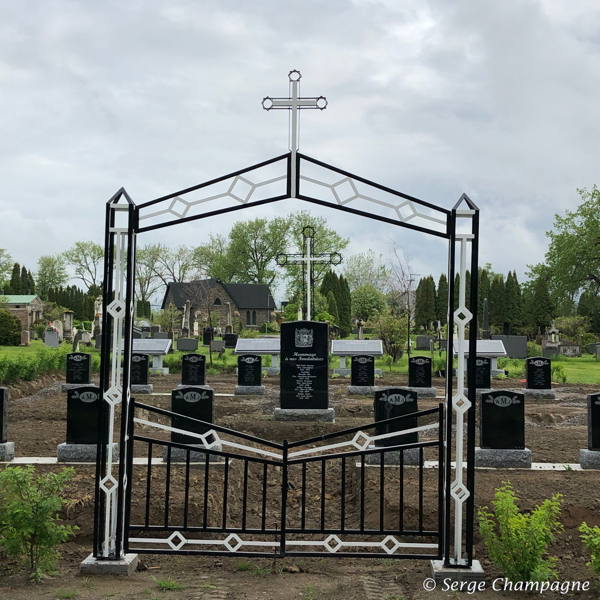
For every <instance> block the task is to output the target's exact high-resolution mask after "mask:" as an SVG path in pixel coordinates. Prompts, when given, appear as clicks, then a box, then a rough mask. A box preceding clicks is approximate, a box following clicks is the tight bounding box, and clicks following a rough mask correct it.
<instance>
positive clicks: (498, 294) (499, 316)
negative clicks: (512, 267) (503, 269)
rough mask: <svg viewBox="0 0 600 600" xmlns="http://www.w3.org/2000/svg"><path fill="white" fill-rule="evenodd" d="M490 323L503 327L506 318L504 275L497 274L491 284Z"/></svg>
mask: <svg viewBox="0 0 600 600" xmlns="http://www.w3.org/2000/svg"><path fill="white" fill-rule="evenodd" d="M489 311H490V325H495V326H496V327H500V328H503V327H504V322H505V320H506V304H505V285H504V276H503V275H495V276H494V278H493V279H492V283H491V285H490V297H489Z"/></svg>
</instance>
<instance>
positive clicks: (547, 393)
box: [465, 388, 556, 400]
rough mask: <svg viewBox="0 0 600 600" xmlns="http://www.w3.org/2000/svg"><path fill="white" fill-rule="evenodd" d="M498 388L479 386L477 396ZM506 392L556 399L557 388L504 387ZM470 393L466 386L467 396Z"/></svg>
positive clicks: (532, 397)
mask: <svg viewBox="0 0 600 600" xmlns="http://www.w3.org/2000/svg"><path fill="white" fill-rule="evenodd" d="M496 389H497V388H492V389H490V388H478V389H477V390H475V396H476V397H477V398H479V397H480V396H481V394H489V393H490V392H493V391H496ZM502 389H503V390H504V391H506V392H511V393H516V394H524V396H525V398H527V399H534V400H535V399H537V400H555V399H556V390H530V389H528V388H502ZM468 393H469V390H468V388H465V396H466V395H467V394H468Z"/></svg>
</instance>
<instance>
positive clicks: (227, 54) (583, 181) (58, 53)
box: [0, 0, 600, 276]
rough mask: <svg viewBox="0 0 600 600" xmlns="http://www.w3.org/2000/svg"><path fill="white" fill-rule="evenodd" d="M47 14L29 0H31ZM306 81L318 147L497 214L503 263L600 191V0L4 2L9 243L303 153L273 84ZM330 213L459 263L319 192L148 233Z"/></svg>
mask: <svg viewBox="0 0 600 600" xmlns="http://www.w3.org/2000/svg"><path fill="white" fill-rule="evenodd" d="M25 7H26V8H25ZM290 69H299V70H300V71H301V72H302V75H303V77H302V94H303V95H307V96H319V95H324V96H326V97H327V99H328V101H329V106H328V107H327V110H325V111H323V112H321V111H305V112H304V113H303V114H302V127H301V146H300V149H301V151H302V152H304V153H306V154H308V155H310V156H313V157H315V158H317V159H320V160H323V161H325V162H328V163H330V164H333V165H335V166H337V167H340V168H342V169H344V170H347V171H350V172H352V173H356V174H359V175H362V176H363V177H366V178H368V179H371V180H375V181H377V182H380V183H381V184H383V185H386V186H389V187H392V188H395V189H397V190H400V191H403V192H405V193H407V194H410V195H413V196H417V197H419V198H422V199H424V200H427V201H429V202H432V203H435V204H439V205H441V206H443V207H445V208H451V207H452V205H453V204H454V203H455V202H456V200H457V199H458V198H459V196H460V194H461V193H462V192H466V193H467V194H469V196H470V197H471V198H472V199H473V200H474V201H475V202H476V203H477V204H478V206H479V207H480V208H481V231H482V240H481V250H480V255H481V260H482V262H491V263H492V264H493V267H494V269H495V270H497V271H502V272H506V271H507V270H509V269H516V270H517V272H518V273H519V274H520V275H521V276H523V274H524V273H525V271H526V269H527V267H526V265H527V264H531V263H536V262H539V261H541V260H542V259H543V255H544V252H545V249H546V238H545V233H544V232H545V231H546V230H547V229H549V228H550V227H551V225H552V220H553V215H554V214H555V213H556V212H563V211H564V210H565V209H566V208H574V207H576V206H577V203H578V200H579V196H578V194H577V191H576V190H577V188H581V187H588V188H589V187H591V186H592V185H593V184H594V183H600V176H599V172H598V157H599V155H600V152H599V150H600V102H599V101H598V98H600V4H598V2H597V1H596V0H569V1H568V2H564V1H563V0H503V1H502V2H481V0H464V1H460V0H419V1H416V0H382V1H375V0H371V1H367V0H355V1H349V0H322V1H316V0H312V1H311V0H304V1H302V2H297V1H296V2H291V1H290V2H288V1H287V0H252V1H244V0H237V1H233V0H231V1H228V0H215V1H209V0H194V1H192V0H189V1H185V0H170V1H169V2H163V1H158V0H157V1H142V0H129V1H128V2H121V1H112V2H111V1H98V2H84V1H66V0H43V1H40V0H37V1H36V0H28V1H27V3H25V4H23V3H21V2H9V1H5V2H2V3H0V86H1V87H0V179H1V181H2V188H1V189H2V193H1V195H0V212H1V219H0V248H6V249H8V250H9V252H10V253H11V254H12V256H13V258H14V259H15V260H18V261H19V262H21V264H23V263H24V264H25V265H26V266H27V267H29V268H31V269H32V270H35V264H36V261H37V258H38V256H39V255H40V254H54V253H57V252H62V251H63V250H66V249H67V248H69V247H70V246H71V245H72V244H73V243H74V242H75V241H77V240H84V239H91V240H94V241H97V242H102V240H103V220H104V205H105V202H106V200H107V199H108V198H109V197H110V196H111V195H112V194H113V193H114V192H115V191H116V190H117V189H118V188H119V187H121V186H124V187H125V188H126V189H127V191H128V192H129V194H130V195H131V196H132V197H133V199H134V201H136V202H137V203H142V202H145V201H148V200H151V199H153V198H156V197H158V196H161V195H163V194H167V193H170V192H174V191H177V190H179V189H182V188H186V187H189V186H192V185H194V184H196V183H200V182H202V181H205V180H208V179H212V178H215V177H218V176H220V175H223V174H226V173H229V172H231V171H235V170H237V169H241V168H243V167H246V166H249V165H252V164H254V163H258V162H260V161H263V160H266V159H268V158H271V157H274V156H277V155H279V154H282V153H284V152H286V151H287V135H288V134H287V132H288V129H287V128H288V121H287V119H288V117H287V114H286V113H284V112H283V111H271V112H266V111H264V110H262V107H261V105H260V101H261V100H262V98H263V97H264V96H267V95H269V96H286V95H287V93H288V84H287V74H288V71H290ZM300 208H308V209H309V210H311V211H313V212H314V213H315V214H321V215H324V216H326V217H327V218H329V219H330V224H331V226H332V227H334V228H335V229H336V230H337V231H338V232H339V233H340V234H342V235H344V236H347V237H349V238H350V239H351V244H350V247H349V249H348V253H349V254H352V253H355V252H362V251H366V250H368V249H369V248H371V249H373V250H374V251H375V252H377V253H382V254H384V255H387V254H389V251H390V244H391V243H392V242H395V243H396V244H398V245H400V246H402V247H404V248H405V249H406V250H407V251H408V252H409V254H410V255H411V256H412V259H413V262H414V267H415V270H416V271H418V272H419V273H421V274H424V275H427V274H429V273H430V272H431V273H434V274H436V275H437V274H438V273H439V272H441V271H442V270H445V267H446V247H445V245H444V243H443V242H442V241H439V240H436V239H435V238H430V237H428V236H425V235H423V234H420V233H414V232H407V231H406V230H404V229H401V228H398V227H394V226H391V225H381V224H380V223H377V222H374V221H365V220H364V219H361V218H359V217H356V216H353V215H347V214H344V213H340V212H338V211H334V210H331V209H326V208H323V209H321V208H318V207H315V206H311V205H304V204H302V203H301V202H299V201H291V200H288V201H284V202H279V203H277V204H273V205H269V206H265V207H262V208H254V209H251V210H248V211H241V212H238V213H235V214H234V215H233V217H232V216H231V215H229V216H226V217H218V218H212V219H208V220H203V221H196V222H194V223H189V224H185V225H181V226H180V227H171V228H168V229H164V230H160V231H159V232H153V233H148V234H145V237H143V238H141V239H140V240H139V243H142V244H143V243H146V242H155V241H161V242H163V243H167V244H170V245H176V244H178V243H185V244H190V245H196V244H200V243H202V242H203V241H205V240H206V239H207V235H208V233H211V232H212V233H216V232H220V233H225V234H226V233H227V232H228V231H229V228H230V226H231V223H232V220H237V219H247V218H252V217H255V216H268V215H275V214H285V213H287V212H289V211H291V210H297V209H300Z"/></svg>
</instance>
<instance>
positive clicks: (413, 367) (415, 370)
mask: <svg viewBox="0 0 600 600" xmlns="http://www.w3.org/2000/svg"><path fill="white" fill-rule="evenodd" d="M408 386H409V387H424V388H430V387H431V358H429V357H428V356H411V357H410V358H409V359H408Z"/></svg>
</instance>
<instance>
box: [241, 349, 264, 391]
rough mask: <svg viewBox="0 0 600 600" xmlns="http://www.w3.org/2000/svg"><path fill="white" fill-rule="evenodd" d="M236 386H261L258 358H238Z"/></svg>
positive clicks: (246, 355)
mask: <svg viewBox="0 0 600 600" xmlns="http://www.w3.org/2000/svg"><path fill="white" fill-rule="evenodd" d="M238 385H242V386H259V385H262V361H261V357H260V356H258V355H253V354H244V355H243V356H239V357H238Z"/></svg>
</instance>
